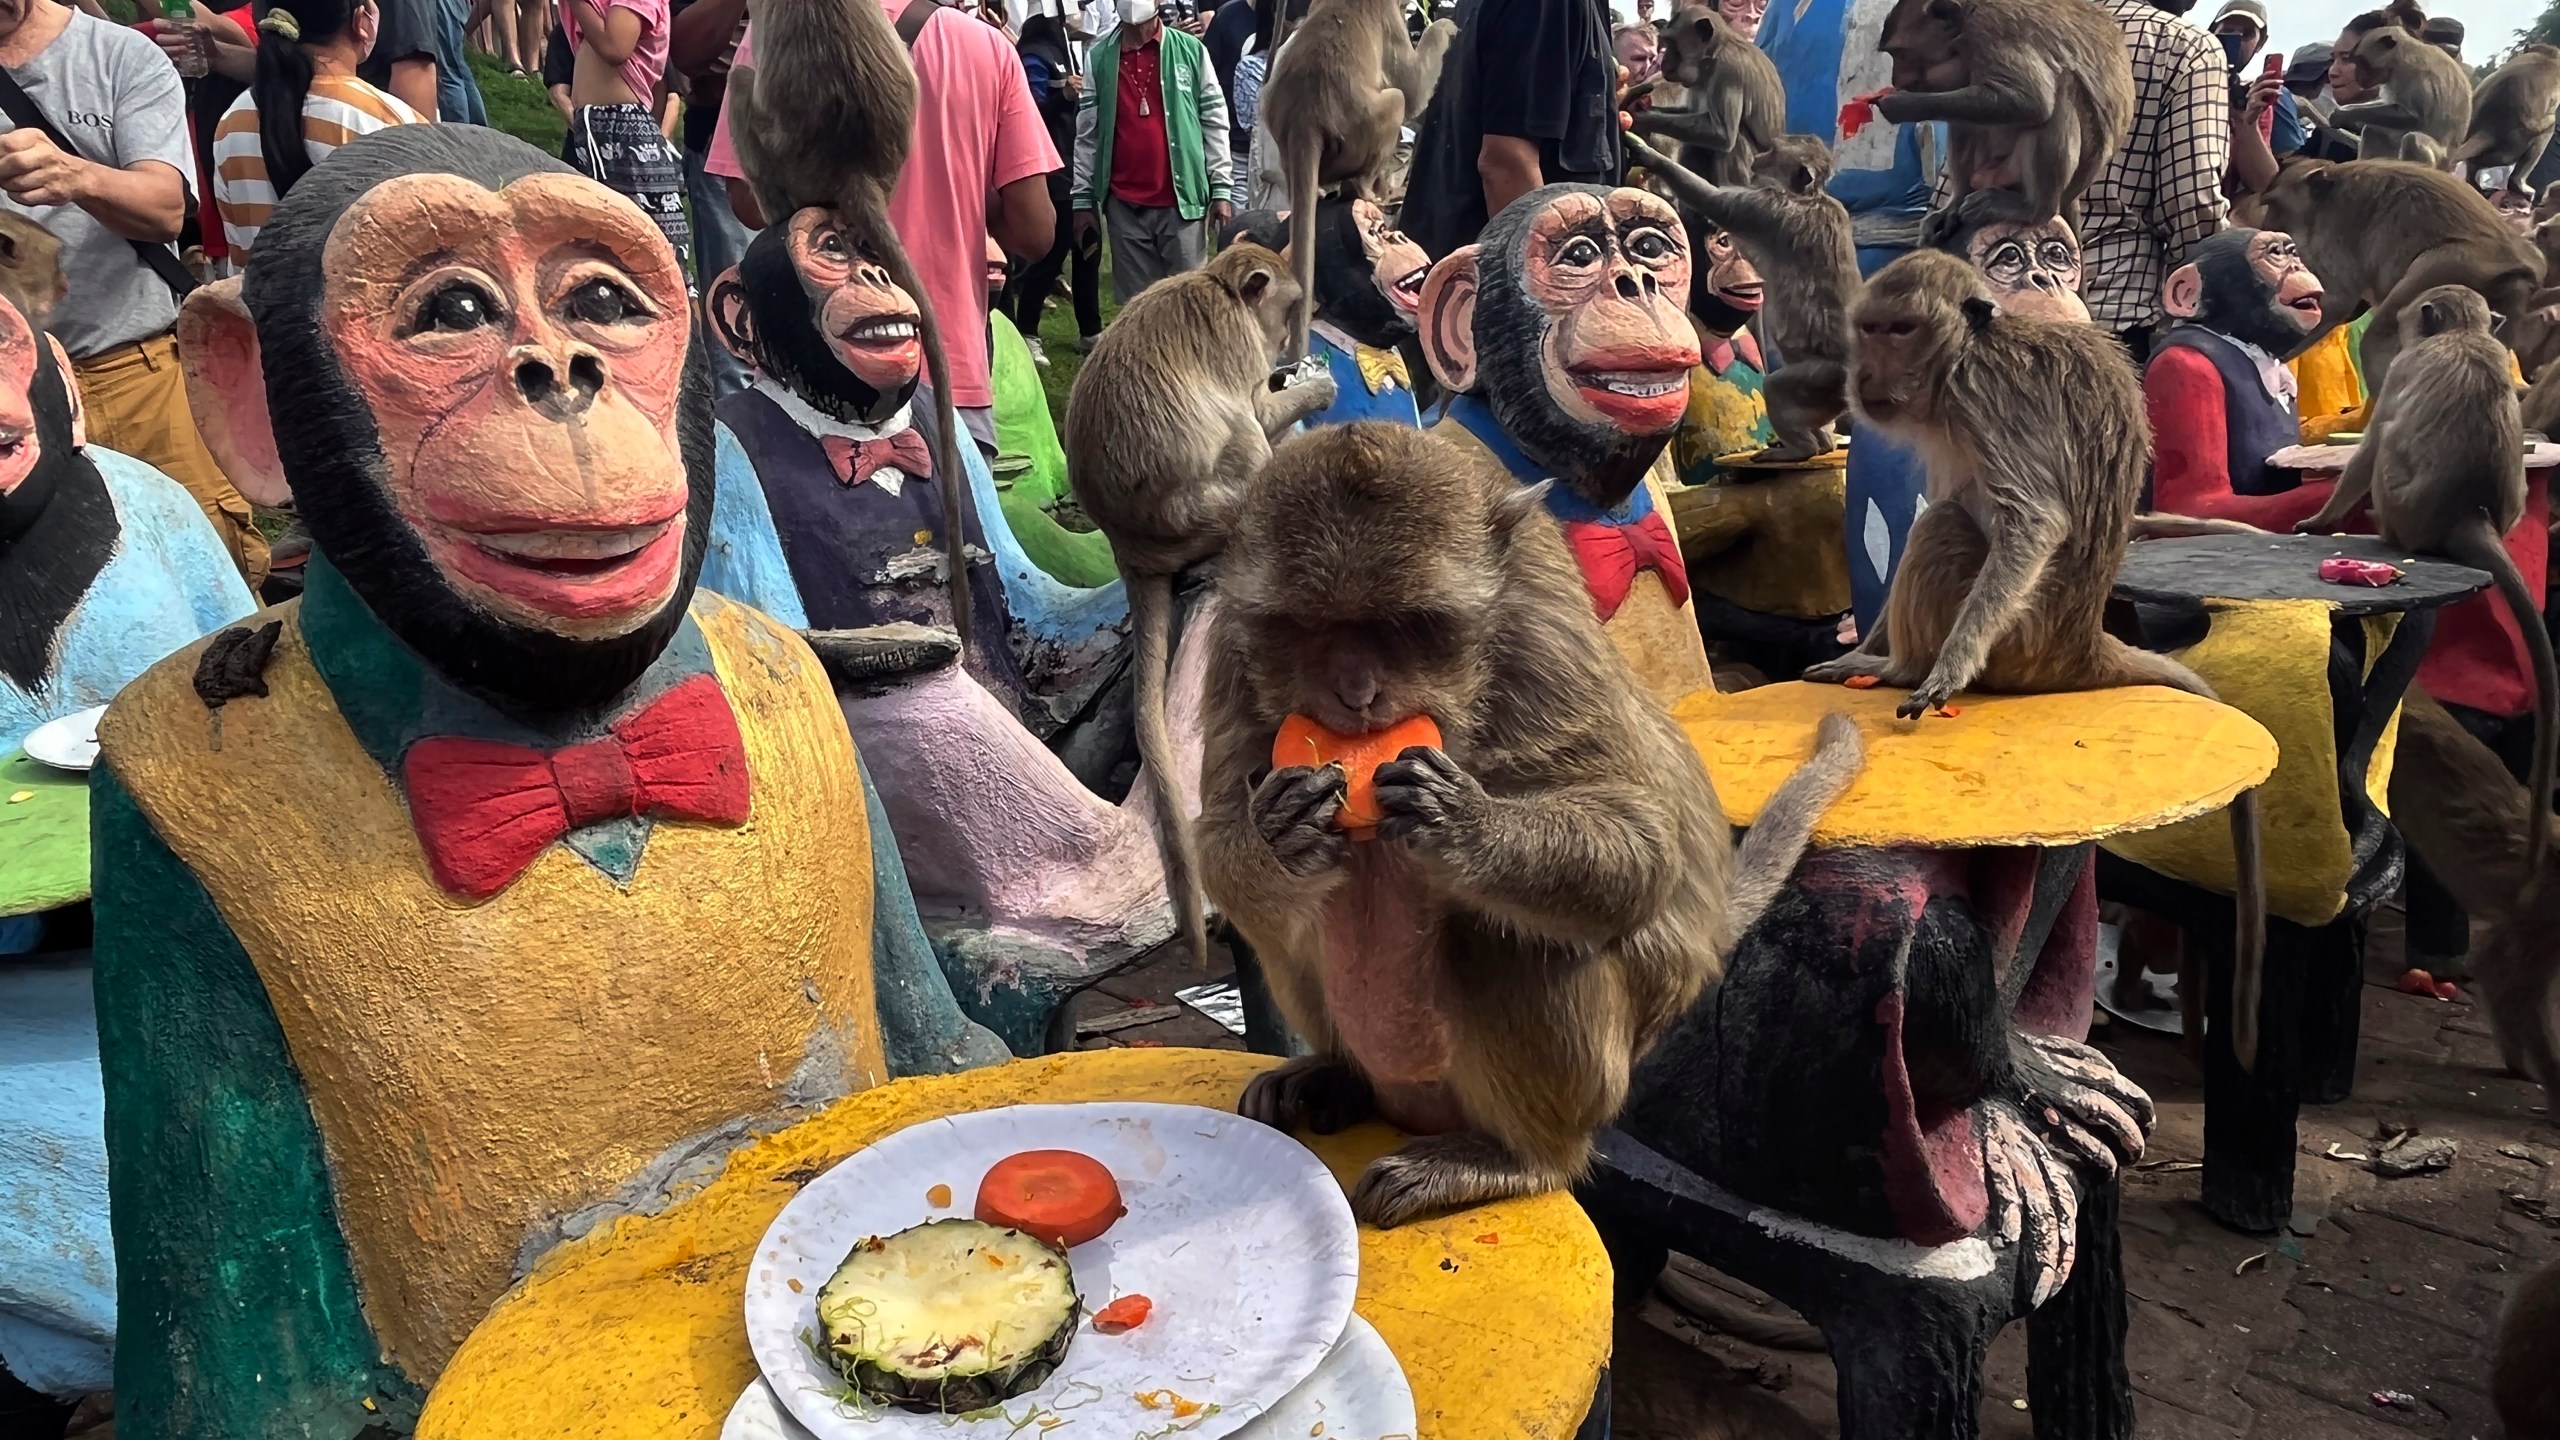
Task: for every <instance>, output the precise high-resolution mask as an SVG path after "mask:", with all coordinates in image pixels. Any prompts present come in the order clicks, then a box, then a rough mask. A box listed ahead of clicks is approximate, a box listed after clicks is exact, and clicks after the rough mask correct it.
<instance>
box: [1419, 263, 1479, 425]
mask: <svg viewBox="0 0 2560 1440" xmlns="http://www.w3.org/2000/svg"><path fill="white" fill-rule="evenodd" d="M1422 358H1423V359H1425V360H1428V361H1430V362H1431V373H1432V374H1434V375H1436V376H1438V377H1439V378H1440V384H1441V385H1442V387H1443V388H1445V389H1447V390H1449V391H1450V392H1451V393H1453V394H1460V395H1463V394H1465V393H1466V392H1468V391H1470V390H1473V389H1475V388H1476V247H1475V246H1473V245H1466V246H1461V247H1460V248H1458V249H1456V250H1452V251H1450V252H1449V256H1448V258H1447V259H1444V260H1442V261H1441V262H1440V263H1439V264H1437V265H1434V266H1432V267H1431V274H1430V276H1429V277H1428V278H1426V279H1424V281H1423V282H1422Z"/></svg>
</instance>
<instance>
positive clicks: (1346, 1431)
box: [720, 1315, 1415, 1440]
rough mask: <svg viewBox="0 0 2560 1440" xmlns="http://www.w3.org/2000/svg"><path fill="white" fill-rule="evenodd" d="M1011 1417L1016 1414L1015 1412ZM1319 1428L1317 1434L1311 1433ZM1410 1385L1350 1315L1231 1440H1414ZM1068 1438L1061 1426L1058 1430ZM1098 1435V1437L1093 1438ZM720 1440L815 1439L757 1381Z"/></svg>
mask: <svg viewBox="0 0 2560 1440" xmlns="http://www.w3.org/2000/svg"><path fill="white" fill-rule="evenodd" d="M1014 1413H1015V1414H1017V1415H1018V1414H1020V1413H1021V1411H1020V1410H1019V1409H1016V1410H1015V1412H1014ZM1319 1425H1321V1426H1323V1427H1324V1428H1323V1430H1322V1431H1321V1432H1319V1431H1318V1430H1317V1429H1316V1427H1317V1426H1319ZM1414 1426H1415V1421H1414V1414H1413V1386H1412V1385H1411V1384H1410V1383H1409V1382H1408V1381H1406V1379H1405V1376H1404V1367H1403V1366H1402V1365H1399V1364H1397V1363H1396V1357H1395V1352H1394V1351H1392V1350H1389V1349H1388V1348H1387V1342H1386V1341H1385V1340H1383V1339H1381V1338H1379V1335H1378V1332H1377V1331H1376V1330H1375V1329H1373V1328H1371V1327H1370V1324H1369V1322H1368V1321H1366V1320H1363V1319H1361V1318H1360V1317H1359V1316H1357V1315H1354V1316H1352V1317H1351V1323H1350V1325H1349V1326H1348V1327H1346V1328H1345V1329H1344V1330H1343V1332H1342V1340H1341V1342H1340V1343H1339V1344H1337V1345H1335V1346H1334V1347H1333V1350H1332V1352H1331V1353H1330V1354H1328V1355H1326V1356H1325V1357H1324V1363H1323V1364H1321V1365H1318V1366H1317V1367H1316V1373H1314V1374H1313V1375H1310V1376H1308V1377H1307V1378H1306V1379H1305V1380H1304V1381H1301V1382H1300V1383H1299V1385H1298V1388H1297V1389H1295V1390H1292V1391H1290V1392H1289V1398H1288V1399H1286V1400H1283V1401H1281V1402H1280V1404H1279V1406H1278V1407H1277V1408H1275V1409H1274V1410H1272V1412H1271V1413H1270V1414H1268V1415H1265V1416H1262V1417H1261V1418H1259V1419H1256V1420H1249V1421H1246V1422H1245V1425H1244V1428H1242V1429H1240V1430H1238V1431H1236V1432H1235V1440H1306V1437H1307V1436H1309V1435H1314V1434H1319V1433H1321V1435H1322V1436H1323V1440H1388V1437H1391V1436H1397V1437H1410V1436H1412V1435H1413V1434H1414ZM1056 1429H1057V1430H1058V1431H1061V1432H1063V1431H1065V1430H1066V1429H1067V1427H1066V1426H1063V1425H1061V1426H1058V1427H1056ZM1096 1433H1097V1434H1099V1433H1101V1432H1098V1431H1097V1432H1096ZM720 1440H813V1437H812V1436H811V1435H810V1434H809V1432H808V1430H807V1429H806V1428H805V1427H803V1426H802V1425H801V1424H800V1422H799V1421H797V1420H794V1419H792V1418H791V1413H790V1412H789V1411H787V1410H785V1409H783V1408H782V1402H781V1401H779V1400H776V1399H774V1398H773V1390H772V1388H771V1387H769V1386H767V1385H766V1384H765V1383H764V1382H763V1381H762V1380H751V1381H749V1382H747V1389H746V1393H744V1394H742V1395H740V1396H739V1397H738V1403H737V1404H736V1405H735V1406H733V1407H731V1409H730V1411H729V1421H728V1423H727V1424H725V1425H723V1426H721V1427H720ZM1059 1440H1065V1436H1064V1435H1063V1434H1061V1435H1060V1437H1059Z"/></svg>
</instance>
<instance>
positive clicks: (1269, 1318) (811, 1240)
mask: <svg viewBox="0 0 2560 1440" xmlns="http://www.w3.org/2000/svg"><path fill="white" fill-rule="evenodd" d="M1043 1149H1060V1150H1075V1151H1080V1152H1082V1153H1084V1154H1086V1155H1090V1156H1092V1157H1093V1158H1094V1159H1095V1160H1098V1161H1100V1162H1101V1163H1102V1164H1103V1165H1104V1166H1105V1167H1107V1168H1108V1169H1109V1170H1110V1171H1111V1174H1112V1177H1113V1178H1114V1179H1115V1180H1117V1181H1118V1182H1119V1184H1120V1196H1121V1199H1122V1201H1123V1202H1124V1203H1126V1204H1127V1206H1128V1207H1129V1213H1128V1214H1127V1215H1125V1216H1122V1217H1121V1219H1120V1222H1119V1223H1118V1224H1116V1225H1114V1226H1112V1227H1111V1230H1110V1232H1109V1233H1108V1234H1106V1235H1104V1236H1103V1237H1102V1238H1100V1239H1098V1240H1095V1241H1092V1242H1090V1243H1088V1244H1084V1245H1079V1246H1077V1247H1076V1248H1075V1249H1073V1250H1072V1251H1069V1252H1068V1256H1067V1258H1068V1262H1069V1263H1070V1264H1071V1265H1072V1266H1073V1267H1074V1270H1075V1278H1076V1289H1077V1291H1078V1293H1079V1294H1081V1295H1082V1296H1083V1297H1084V1299H1085V1308H1086V1310H1087V1312H1088V1314H1090V1312H1091V1311H1094V1310H1098V1309H1100V1308H1101V1307H1102V1306H1103V1305H1105V1304H1107V1303H1109V1302H1110V1301H1111V1300H1113V1299H1115V1298H1117V1297H1119V1296H1122V1295H1127V1294H1133V1293H1134V1294H1142V1295H1145V1296H1147V1297H1149V1298H1150V1299H1152V1300H1153V1301H1155V1310H1154V1313H1153V1314H1152V1315H1151V1316H1149V1318H1148V1320H1147V1323H1146V1324H1144V1325H1142V1326H1140V1327H1139V1328H1137V1329H1135V1330H1132V1331H1129V1332H1128V1333H1126V1334H1122V1335H1100V1334H1097V1333H1095V1331H1094V1329H1093V1325H1092V1321H1091V1320H1090V1319H1087V1320H1084V1321H1082V1322H1080V1323H1079V1326H1078V1330H1077V1334H1076V1338H1075V1339H1074V1341H1073V1342H1072V1343H1071V1344H1070V1345H1069V1347H1068V1350H1067V1358H1066V1360H1065V1361H1064V1362H1063V1363H1062V1364H1061V1365H1060V1366H1059V1367H1058V1371H1057V1373H1056V1374H1054V1375H1052V1376H1050V1377H1049V1380H1048V1382H1047V1383H1046V1384H1043V1385H1042V1386H1040V1387H1039V1388H1038V1389H1036V1390H1031V1391H1026V1392H1025V1393H1024V1394H1022V1395H1021V1396H1018V1397H1016V1398H1015V1399H1014V1400H1013V1401H1012V1402H1011V1404H1010V1405H1009V1406H1008V1407H1007V1408H1008V1409H1010V1410H1011V1411H1012V1412H1013V1414H1014V1415H1015V1416H1016V1417H1017V1418H1018V1417H1020V1416H1021V1415H1022V1414H1023V1412H1024V1410H1025V1408H1026V1407H1027V1406H1031V1405H1037V1406H1040V1407H1042V1408H1044V1409H1054V1407H1055V1406H1056V1405H1057V1404H1058V1403H1060V1402H1064V1403H1066V1404H1067V1405H1069V1406H1071V1407H1072V1408H1071V1409H1069V1410H1065V1411H1058V1412H1056V1413H1059V1414H1062V1415H1064V1416H1066V1417H1067V1418H1069V1419H1072V1420H1074V1421H1075V1422H1077V1423H1076V1427H1075V1437H1076V1440H1118V1437H1121V1436H1130V1437H1136V1436H1140V1435H1146V1434H1149V1433H1151V1432H1162V1431H1163V1430H1164V1429H1165V1427H1166V1426H1167V1425H1169V1424H1171V1423H1173V1421H1174V1417H1173V1415H1172V1414H1171V1413H1170V1412H1169V1411H1168V1410H1166V1409H1163V1408H1157V1409H1149V1408H1147V1407H1146V1406H1145V1405H1142V1404H1140V1403H1139V1401H1138V1399H1137V1396H1138V1394H1139V1393H1141V1392H1155V1391H1161V1390H1171V1391H1173V1392H1175V1393H1176V1394H1178V1395H1180V1396H1181V1397H1182V1398H1184V1399H1186V1400H1192V1401H1197V1402H1200V1403H1202V1404H1204V1405H1215V1406H1217V1407H1218V1413H1216V1414H1214V1415H1210V1414H1205V1413H1204V1414H1202V1415H1199V1416H1197V1417H1195V1418H1196V1419H1197V1420H1198V1422H1199V1423H1198V1424H1197V1425H1195V1426H1192V1427H1190V1428H1187V1429H1185V1430H1183V1431H1182V1432H1181V1433H1182V1434H1183V1435H1185V1436H1190V1437H1196V1440H1216V1437H1219V1436H1222V1435H1231V1434H1234V1433H1235V1432H1236V1431H1237V1430H1238V1429H1239V1428H1240V1427H1242V1426H1244V1425H1245V1424H1247V1423H1248V1422H1250V1421H1251V1420H1253V1419H1254V1418H1255V1417H1256V1416H1258V1415H1261V1414H1262V1413H1263V1412H1265V1411H1266V1410H1269V1409H1271V1408H1272V1407H1274V1406H1276V1405H1278V1404H1279V1403H1280V1402H1281V1401H1282V1400H1283V1399H1284V1398H1285V1397H1287V1395H1288V1394H1289V1392H1290V1391H1292V1390H1294V1389H1296V1388H1297V1386H1298V1384H1299V1382H1301V1381H1303V1380H1305V1379H1306V1378H1307V1377H1308V1376H1309V1375H1310V1374H1313V1373H1314V1371H1315V1368H1316V1366H1317V1365H1318V1363H1320V1362H1321V1361H1322V1360H1323V1359H1324V1357H1325V1355H1326V1353H1327V1352H1328V1351H1330V1350H1331V1349H1332V1348H1333V1346H1334V1341H1335V1340H1336V1339H1338V1338H1339V1337H1340V1336H1341V1335H1342V1332H1343V1330H1344V1328H1345V1327H1346V1326H1347V1325H1348V1324H1349V1322H1350V1319H1351V1296H1352V1291H1353V1290H1354V1289H1355V1288H1356V1287H1357V1283H1358V1280H1359V1273H1360V1250H1359V1237H1358V1233H1357V1229H1356V1227H1355V1226H1354V1225H1353V1223H1352V1219H1351V1206H1350V1203H1349V1202H1348V1201H1347V1200H1345V1199H1344V1198H1343V1194H1342V1187H1341V1186H1339V1185H1337V1184H1336V1183H1334V1179H1333V1176H1332V1174H1331V1173H1330V1172H1328V1171H1327V1170H1326V1169H1325V1168H1324V1165H1323V1163H1322V1162H1321V1161H1319V1160H1317V1159H1316V1157H1315V1156H1314V1155H1313V1154H1311V1153H1310V1152H1309V1151H1308V1150H1307V1149H1306V1147H1304V1146H1302V1145H1300V1144H1299V1143H1298V1142H1297V1141H1295V1140H1292V1139H1290V1138H1289V1137H1288V1136H1286V1135H1283V1134H1281V1133H1280V1132H1279V1131H1277V1130H1274V1129H1271V1128H1270V1127H1269V1126H1266V1125H1261V1124H1258V1123H1256V1122H1254V1121H1251V1120H1247V1119H1245V1118H1244V1117H1243V1116H1240V1115H1232V1114H1228V1113H1226V1112H1225V1111H1220V1110H1206V1109H1201V1108H1198V1107H1195V1106H1189V1105H1143V1104H1092V1105H1016V1106H1011V1107H1008V1108H1005V1109H1001V1110H984V1111H979V1112H977V1113H975V1114H969V1115H956V1116H952V1117H950V1118H949V1119H944V1120H933V1121H928V1122H926V1123H925V1124H922V1125H917V1126H912V1127H910V1128H908V1129H905V1130H901V1131H899V1132H898V1133H897V1134H895V1135H892V1136H890V1137H888V1138H887V1139H885V1140H882V1141H881V1142H879V1143H878V1144H876V1145H873V1146H871V1147H870V1148H869V1149H866V1150H863V1151H861V1152H859V1153H857V1154H855V1155H852V1156H850V1157H848V1158H847V1159H846V1160H845V1161H844V1162H843V1163H842V1164H840V1165H837V1166H836V1167H835V1168H834V1169H832V1170H829V1171H828V1172H827V1173H825V1174H824V1175H821V1176H819V1177H818V1178H817V1179H815V1180H813V1181H811V1182H809V1184H808V1186H807V1187H806V1188H805V1189H803V1190H802V1191H801V1192H800V1193H799V1195H797V1196H796V1197H794V1198H793V1199H792V1201H791V1203H790V1204H788V1205H786V1206H784V1207H783V1208H782V1213H781V1214H780V1215H778V1216H776V1217H775V1218H774V1222H773V1227H772V1228H771V1229H769V1230H767V1231H766V1232H765V1237H764V1239H763V1240H762V1241H761V1242H760V1243H759V1244H758V1245H757V1247H756V1258H755V1262H754V1263H753V1264H752V1265H751V1266H750V1267H749V1268H748V1271H747V1292H746V1320H747V1343H748V1345H749V1346H750V1347H751V1348H752V1349H753V1350H754V1352H755V1357H756V1366H757V1368H758V1369H760V1370H761V1371H763V1372H764V1377H765V1379H766V1381H767V1382H768V1383H770V1384H771V1386H772V1387H773V1393H774V1394H775V1395H776V1396H777V1397H779V1398H780V1400H781V1401H782V1403H783V1405H784V1406H785V1407H786V1408H787V1409H789V1410H790V1412H791V1413H792V1415H793V1416H794V1417H796V1418H797V1419H798V1420H799V1422H800V1423H801V1424H802V1425H803V1426H806V1427H807V1428H808V1430H809V1431H810V1433H811V1434H812V1435H813V1436H815V1437H817V1440H893V1437H907V1436H914V1437H926V1436H931V1437H935V1440H951V1437H952V1436H954V1435H955V1434H957V1435H960V1436H964V1437H965V1436H967V1435H969V1434H972V1433H979V1432H983V1433H984V1434H986V1435H987V1436H989V1437H993V1440H1005V1437H1006V1435H1007V1433H1008V1432H1009V1431H1011V1430H1012V1429H1013V1428H1014V1426H1013V1424H1012V1422H1010V1421H1002V1420H997V1419H995V1418H994V1417H993V1416H990V1417H989V1418H988V1419H986V1420H984V1421H979V1422H961V1423H955V1422H954V1421H952V1420H951V1419H950V1418H948V1417H945V1416H941V1415H916V1414H910V1413H907V1412H905V1411H898V1410H888V1409H880V1410H873V1411H867V1412H865V1413H862V1414H855V1413H853V1412H851V1411H849V1410H846V1409H842V1408H840V1407H839V1406H838V1405H837V1403H836V1401H835V1400H834V1399H833V1398H832V1397H833V1396H835V1395H836V1394H838V1393H840V1392H841V1390H842V1389H843V1382H842V1380H841V1379H839V1378H838V1377H837V1376H836V1374H835V1372H834V1371H833V1370H832V1369H830V1368H828V1367H827V1366H825V1365H824V1364H823V1363H822V1362H821V1361H819V1360H818V1359H817V1357H816V1356H814V1355H812V1354H811V1353H810V1350H809V1347H808V1345H807V1343H806V1342H805V1341H804V1340H803V1336H804V1335H814V1334H815V1333H816V1330H817V1323H818V1317H817V1300H818V1288H819V1287H820V1286H821V1285H823V1284H825V1283H826V1281H827V1278H828V1277H829V1276H830V1275H833V1274H834V1273H835V1269H836V1266H837V1265H839V1264H841V1263H842V1262H843V1260H844V1257H845V1256H846V1255H847V1254H848V1253H850V1252H851V1251H852V1249H853V1247H854V1246H855V1245H856V1244H858V1243H860V1242H861V1241H862V1240H863V1239H865V1238H866V1237H869V1236H873V1235H887V1234H892V1233H895V1232H897V1231H900V1230H904V1229H906V1228H907V1227H909V1226H911V1225H918V1224H922V1223H923V1222H925V1221H927V1220H932V1219H939V1218H945V1217H949V1216H966V1215H967V1214H968V1213H969V1211H970V1209H971V1208H972V1206H973V1205H974V1204H975V1202H976V1198H977V1194H978V1182H979V1181H980V1180H981V1179H982V1178H984V1177H985V1175H986V1172H987V1171H988V1169H989V1168H991V1167H992V1166H994V1165H995V1163H996V1162H997V1161H999V1160H1002V1159H1003V1158H1004V1157H1006V1156H1008V1155H1012V1154H1016V1153H1018V1152H1020V1151H1024V1150H1043ZM937 1185H947V1186H949V1187H951V1192H950V1193H951V1204H950V1205H948V1206H946V1207H942V1208H936V1207H934V1206H933V1205H932V1204H931V1203H930V1202H929V1201H928V1199H927V1192H929V1191H930V1190H931V1189H932V1188H933V1187H935V1186H937ZM794 1281H797V1282H798V1285H799V1288H798V1289H796V1290H795V1289H793V1288H792V1282H794ZM1310 1424H1312V1422H1310ZM1055 1428H1057V1429H1060V1430H1063V1429H1064V1428H1065V1427H1064V1426H1059V1427H1055ZM1329 1428H1330V1427H1328V1429H1329ZM1026 1433H1028V1432H1026Z"/></svg>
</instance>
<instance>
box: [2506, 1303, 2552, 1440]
mask: <svg viewBox="0 0 2560 1440" xmlns="http://www.w3.org/2000/svg"><path fill="white" fill-rule="evenodd" d="M2489 1403H2490V1404H2492V1405H2494V1406H2496V1407H2497V1410H2498V1421H2499V1423H2500V1424H2502V1425H2504V1426H2506V1429H2507V1440H2560V1264H2553V1265H2546V1266H2544V1267H2543V1268H2541V1269H2539V1270H2536V1271H2535V1272H2533V1274H2531V1275H2529V1276H2527V1277H2525V1282H2524V1283H2523V1284H2522V1285H2519V1286H2517V1287H2516V1293H2515V1298H2514V1299H2512V1300H2510V1301H2508V1302H2507V1313H2506V1316H2505V1318H2504V1320H2503V1321H2502V1322H2501V1323H2500V1324H2499V1326H2498V1347H2497V1349H2496V1351H2495V1352H2494V1353H2493V1355H2492V1358H2491V1359H2490V1362H2489Z"/></svg>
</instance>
